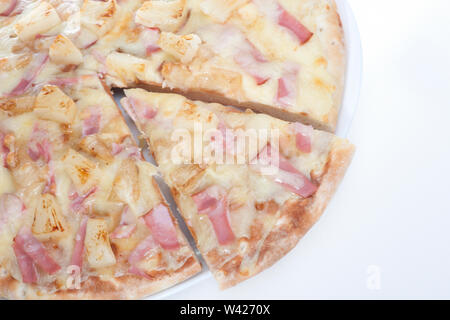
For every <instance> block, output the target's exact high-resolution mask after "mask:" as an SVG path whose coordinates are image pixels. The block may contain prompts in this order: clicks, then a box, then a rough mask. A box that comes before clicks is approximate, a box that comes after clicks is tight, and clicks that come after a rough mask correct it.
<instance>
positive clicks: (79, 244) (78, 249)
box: [70, 216, 89, 269]
mask: <svg viewBox="0 0 450 320" xmlns="http://www.w3.org/2000/svg"><path fill="white" fill-rule="evenodd" d="M88 220H89V217H88V216H83V217H82V218H81V222H80V226H79V227H78V231H77V234H76V235H75V246H74V248H73V253H72V259H71V262H70V264H71V265H74V266H78V267H79V268H80V269H81V267H82V266H83V254H84V240H85V238H86V226H87V222H88Z"/></svg>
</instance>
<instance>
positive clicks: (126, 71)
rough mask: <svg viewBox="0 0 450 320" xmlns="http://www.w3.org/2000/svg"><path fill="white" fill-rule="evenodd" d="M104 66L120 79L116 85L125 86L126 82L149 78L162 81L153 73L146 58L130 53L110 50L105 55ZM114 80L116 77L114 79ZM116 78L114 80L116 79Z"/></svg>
mask: <svg viewBox="0 0 450 320" xmlns="http://www.w3.org/2000/svg"><path fill="white" fill-rule="evenodd" d="M106 68H107V69H108V70H109V71H110V72H111V73H112V74H113V75H114V77H115V78H118V79H117V80H118V81H120V82H118V83H117V84H116V85H118V86H119V87H120V86H123V87H126V86H127V84H129V83H132V82H137V80H145V79H149V80H150V81H154V82H162V78H161V77H160V76H159V75H153V73H151V72H149V70H153V67H152V65H151V63H150V62H149V61H148V60H145V59H142V58H138V57H135V56H132V55H131V54H127V53H121V52H112V53H110V54H108V56H107V57H106ZM114 80H116V79H114ZM117 80H116V81H117Z"/></svg>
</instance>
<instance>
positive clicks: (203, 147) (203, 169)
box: [121, 89, 354, 288]
mask: <svg viewBox="0 0 450 320" xmlns="http://www.w3.org/2000/svg"><path fill="white" fill-rule="evenodd" d="M125 94H126V98H124V99H122V101H121V102H122V105H123V106H124V108H125V109H126V110H127V112H128V114H129V115H130V116H131V117H132V119H133V120H134V121H135V122H136V124H137V126H138V127H139V129H140V130H141V131H142V132H143V133H144V135H145V137H146V138H147V139H148V142H149V145H150V150H151V151H152V152H153V155H154V158H155V160H156V162H157V163H158V166H159V168H160V170H161V172H162V174H163V177H164V179H165V181H166V183H167V184H168V185H169V187H170V188H171V190H172V193H173V196H174V198H175V201H176V203H177V205H178V207H179V209H180V212H181V214H182V216H183V217H184V219H185V220H186V222H187V225H188V227H189V229H190V231H191V233H192V235H193V237H194V239H195V240H196V243H197V246H198V249H199V250H200V252H201V254H202V256H203V257H204V259H205V260H206V262H207V264H208V266H209V268H210V270H211V271H212V273H213V274H214V276H215V278H216V280H217V281H218V283H219V284H220V287H221V288H226V287H230V286H233V285H235V284H237V283H239V282H240V281H243V280H245V279H247V278H249V277H251V276H253V275H255V274H257V273H259V272H260V271H262V270H264V269H265V268H267V267H269V266H271V265H272V264H273V263H275V262H276V261H277V260H278V259H280V258H281V257H282V256H284V255H285V254H286V253H287V252H288V251H290V250H291V249H292V248H293V247H294V246H295V245H296V244H297V242H298V241H299V239H300V238H301V237H302V236H303V235H304V234H305V233H306V232H307V231H308V230H309V229H310V228H311V226H312V225H313V224H314V223H315V222H316V221H317V220H318V219H319V217H320V216H321V214H322V213H323V211H324V210H325V207H326V205H327V203H328V202H329V200H330V198H331V197H332V195H333V193H334V191H335V190H336V188H337V186H338V184H339V182H340V181H341V179H342V178H343V176H344V173H345V171H346V169H347V167H348V165H349V163H350V161H351V157H352V154H353V150H354V147H353V146H352V145H351V144H350V143H349V142H348V141H347V140H345V139H341V138H339V137H336V136H334V135H333V134H330V133H327V132H324V131H318V130H314V129H313V128H312V127H310V126H306V125H303V124H301V123H289V122H285V121H282V120H279V119H276V118H273V117H270V116H268V115H263V114H255V113H253V112H251V111H246V112H241V111H239V110H237V109H234V108H231V107H224V106H222V105H219V104H207V103H203V102H197V101H196V102H194V101H191V100H188V99H187V98H185V97H183V96H180V95H176V94H165V93H151V92H146V91H145V90H142V89H129V90H125Z"/></svg>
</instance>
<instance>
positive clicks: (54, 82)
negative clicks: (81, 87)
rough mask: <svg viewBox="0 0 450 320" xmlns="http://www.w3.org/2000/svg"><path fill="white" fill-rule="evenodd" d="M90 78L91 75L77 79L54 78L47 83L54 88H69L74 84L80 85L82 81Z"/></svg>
mask: <svg viewBox="0 0 450 320" xmlns="http://www.w3.org/2000/svg"><path fill="white" fill-rule="evenodd" d="M90 77H92V75H83V76H79V77H68V78H56V79H53V80H50V81H49V82H48V83H49V84H52V85H55V86H59V87H61V86H71V85H74V84H78V83H81V82H82V81H83V80H86V79H88V78H90Z"/></svg>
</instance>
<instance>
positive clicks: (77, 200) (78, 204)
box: [69, 187, 97, 212]
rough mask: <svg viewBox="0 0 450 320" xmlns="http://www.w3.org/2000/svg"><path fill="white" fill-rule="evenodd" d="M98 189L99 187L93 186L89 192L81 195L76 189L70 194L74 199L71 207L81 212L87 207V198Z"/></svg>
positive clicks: (71, 198) (70, 197)
mask: <svg viewBox="0 0 450 320" xmlns="http://www.w3.org/2000/svg"><path fill="white" fill-rule="evenodd" d="M96 191H97V187H93V188H91V189H90V190H89V191H88V192H87V193H85V194H83V195H81V196H80V195H79V194H78V192H76V191H74V192H72V193H71V194H70V195H69V199H70V200H72V202H71V203H70V208H71V209H72V210H73V211H74V212H80V211H82V209H84V208H85V201H86V199H87V198H89V197H90V196H91V195H92V194H94V193H95V192H96Z"/></svg>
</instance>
